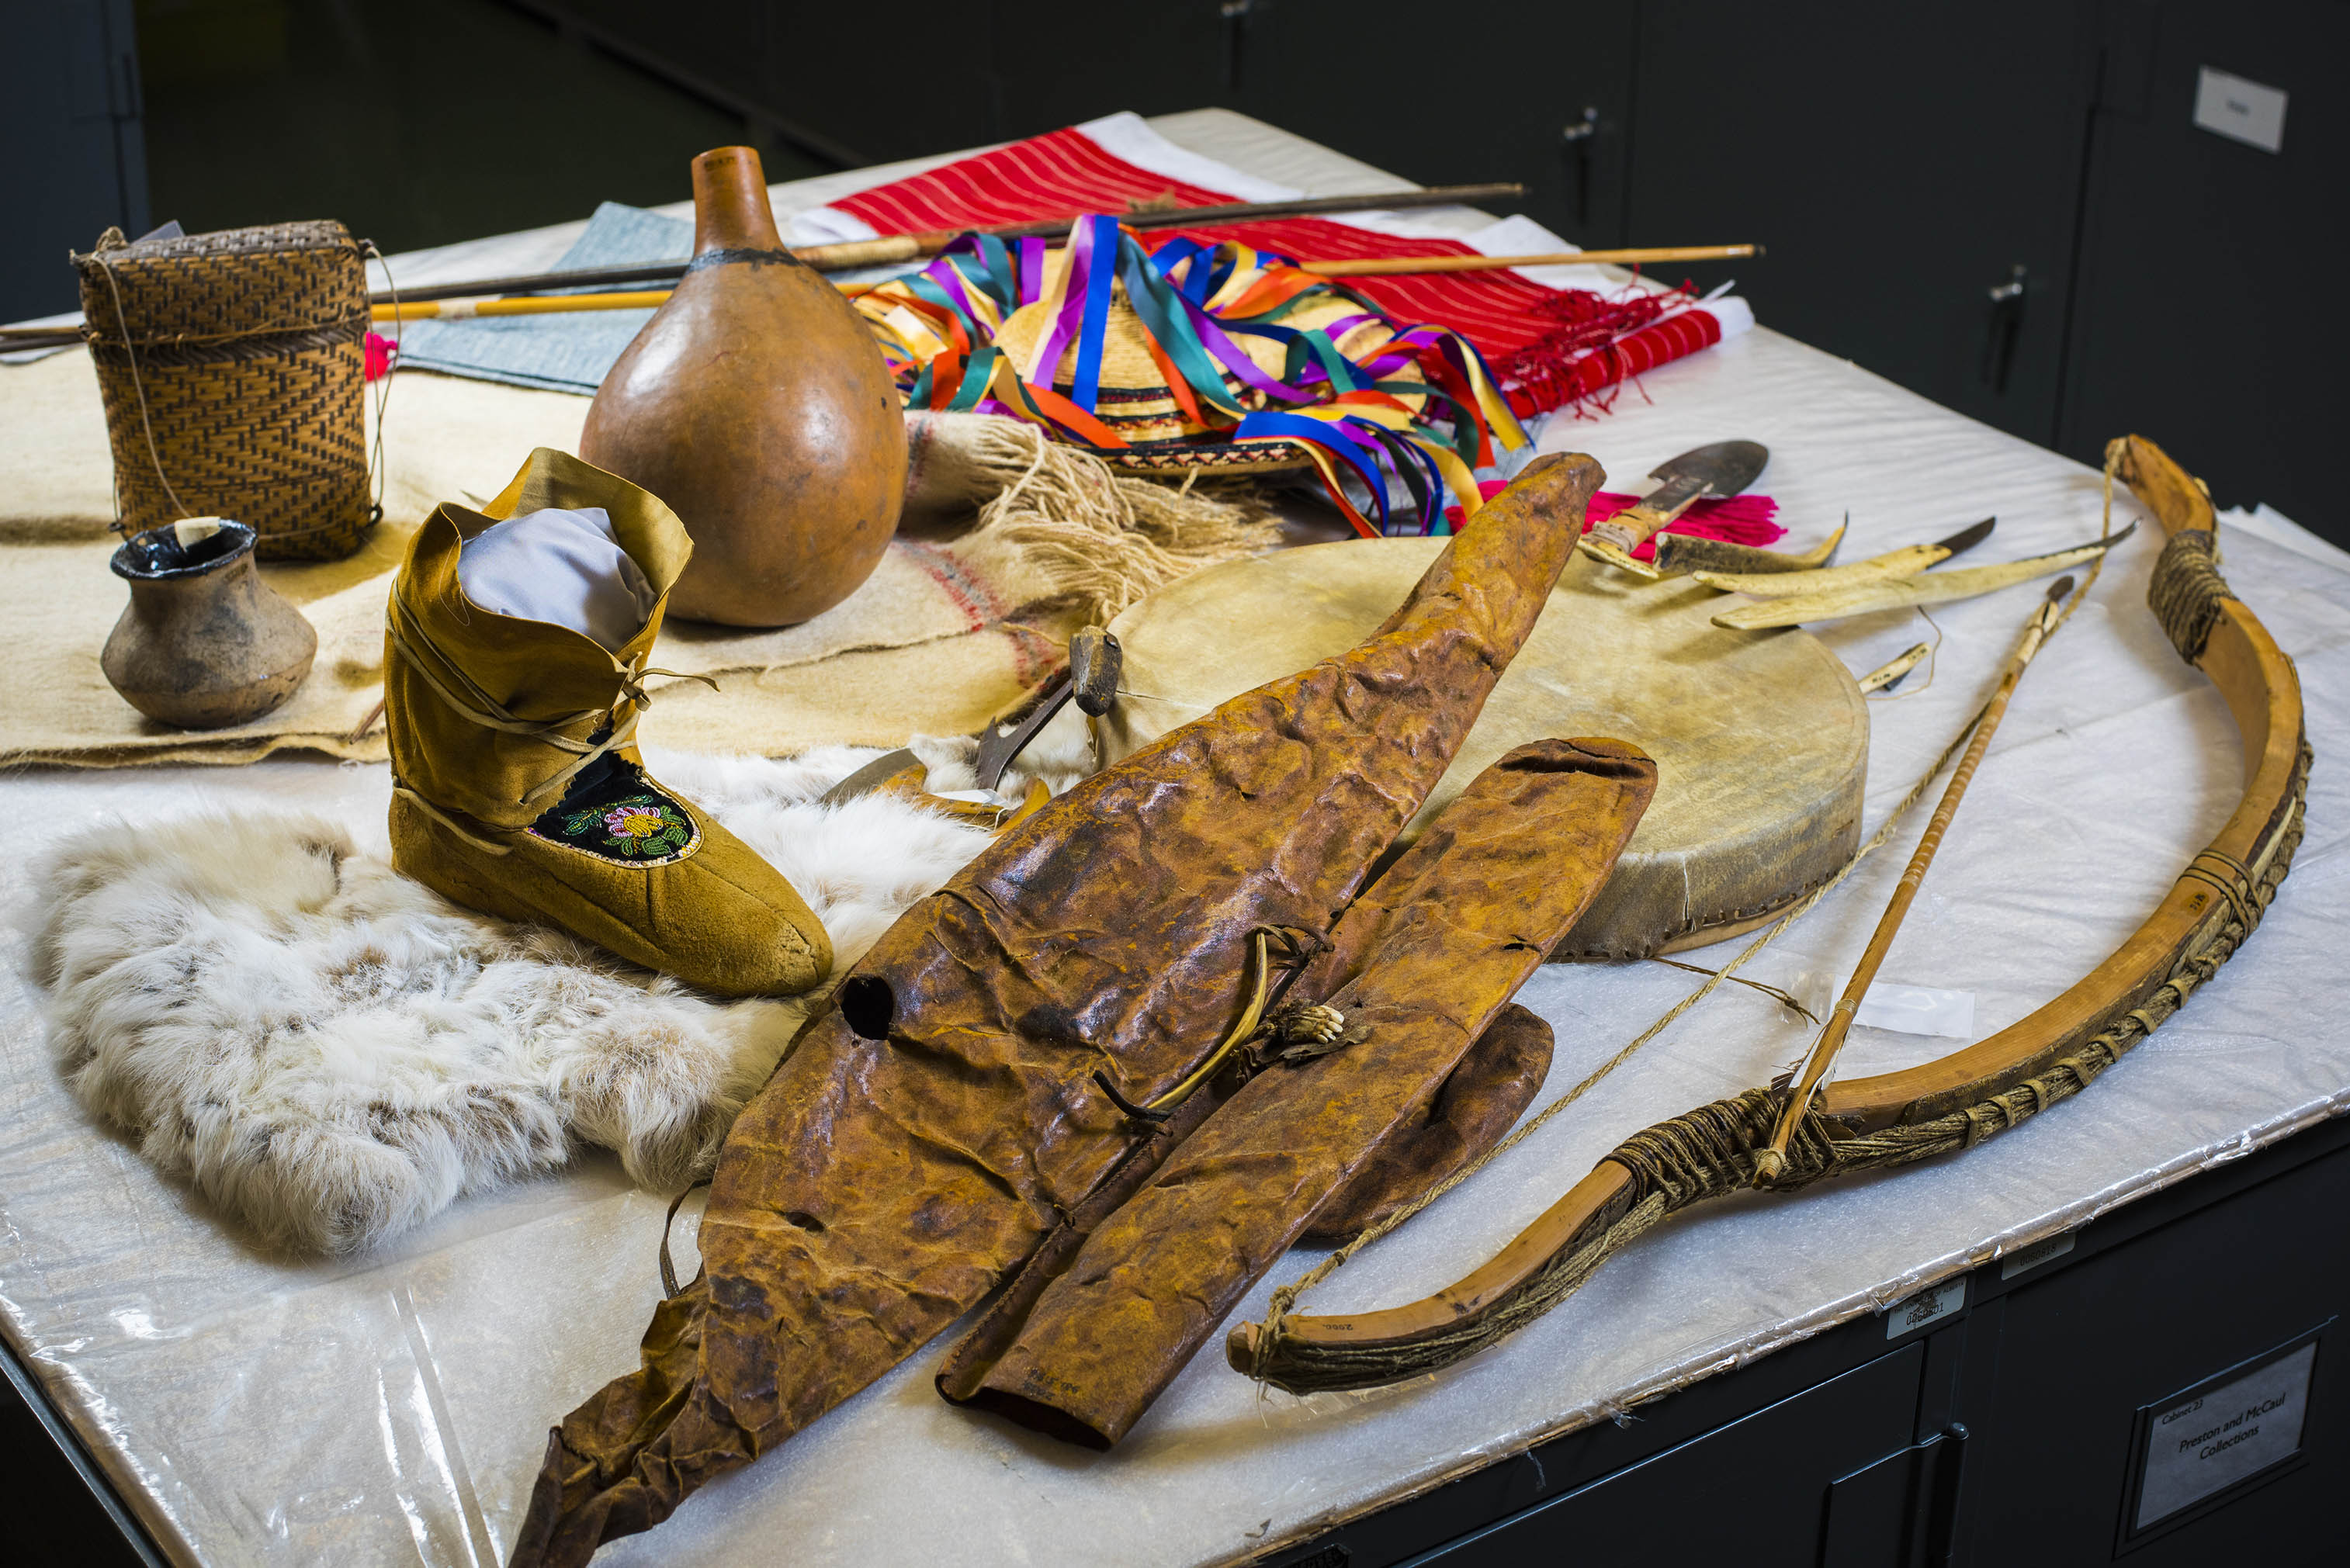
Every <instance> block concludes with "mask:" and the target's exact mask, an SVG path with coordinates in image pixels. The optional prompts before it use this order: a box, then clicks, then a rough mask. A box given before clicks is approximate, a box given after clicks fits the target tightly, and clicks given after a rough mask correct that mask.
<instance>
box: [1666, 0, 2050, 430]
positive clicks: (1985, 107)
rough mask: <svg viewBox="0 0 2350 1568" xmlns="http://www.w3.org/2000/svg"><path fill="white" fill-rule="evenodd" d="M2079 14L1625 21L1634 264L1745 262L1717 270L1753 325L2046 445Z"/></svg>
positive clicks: (1917, 11) (1819, 3) (1996, 8)
mask: <svg viewBox="0 0 2350 1568" xmlns="http://www.w3.org/2000/svg"><path fill="white" fill-rule="evenodd" d="M2094 70H2095V47H2094V37H2093V36H2090V35H2089V34H2088V32H2087V31H2086V26H2085V11H2084V8H2083V7H2081V6H2078V5H2065V4H2056V5H2051V4H2048V3H2046V0H1970V4H1966V5H1955V4H1932V5H1871V4H1866V3H1865V0H1800V3H1797V4H1787V5H1740V4H1736V3H1734V0H1645V3H1644V4H1643V5H1641V7H1640V39H1639V85H1638V96H1637V105H1636V108H1635V109H1634V112H1633V122H1632V162H1631V174H1630V187H1631V209H1630V224H1629V228H1630V231H1631V234H1632V235H1633V237H1634V241H1635V243H1637V244H1686V243H1705V242H1713V241H1742V240H1752V241H1758V242H1761V243H1763V244H1766V245H1768V247H1769V254H1768V255H1767V257H1765V258H1763V260H1761V261H1755V262H1744V263H1740V264H1736V267H1735V271H1736V273H1737V276H1738V278H1739V283H1740V291H1741V292H1742V293H1743V294H1744V295H1746V296H1748V297H1749V298H1750V299H1752V301H1753V302H1754V308H1755V313H1756V315H1757V316H1758V317H1761V319H1762V320H1763V321H1764V322H1766V323H1768V324H1769V325H1770V326H1772V327H1776V328H1778V329H1779V330H1780V331H1783V332H1786V333H1788V334H1790V335H1792V336H1794V337H1800V338H1802V339H1803V340H1804V341H1805V342H1807V343H1810V344H1812V345H1813V346H1814V347H1816V348H1825V349H1826V350H1828V351H1829V352H1830V353H1833V354H1840V355H1843V356H1845V357H1846V358H1851V359H1853V360H1856V362H1858V363H1859V364H1860V365H1862V366H1863V367H1864V368H1866V369H1871V370H1874V371H1876V372H1877V373H1878V374H1880V375H1883V376H1886V377H1887V378H1889V379H1893V380H1896V381H1898V382H1900V383H1901V384H1902V385H1903V386H1905V387H1908V388H1909V389H1912V390H1914V391H1918V392H1922V393H1924V394H1925V395H1926V396H1927V397H1929V398H1932V399H1933V400H1936V401H1937V402H1940V403H1945V404H1947V405H1949V406H1950V407H1951V408H1954V409H1957V410H1960V411H1961V412H1963V413H1968V414H1972V415H1973V416H1975V417H1976V418H1978V419H1981V420H1983V421H1987V422H1989V423H1991V424H1995V425H1998V426H2000V427H2002V429H2006V430H2010V431H2014V432H2016V433H2017V434H2020V435H2023V436H2026V437H2029V438H2031V439H2033V440H2038V441H2046V440H2048V439H2049V437H2050V435H2051V433H2052V432H2053V431H2054V428H2055V416H2056V406H2057V398H2058V395H2059V390H2060V383H2061V364H2062V358H2063V349H2064V308H2065V304H2066V299H2067V296H2068V293H2069V289H2070V286H2071V275H2072V262H2073V239H2074V217H2075V211H2076V208H2077V206H2078V203H2079V200H2080V186H2081V164H2082V147H2083V139H2084V136H2085V130H2086V124H2087V109H2086V101H2087V96H2088V89H2089V87H2090V85H2091V82H2092V78H2093V76H2094ZM1690 271H1691V272H1692V273H1693V274H1694V275H1696V276H1697V277H1698V279H1699V280H1700V283H1711V281H1713V280H1714V279H1715V278H1716V277H1718V276H1721V275H1724V269H1723V268H1721V267H1714V268H1692V269H1690Z"/></svg>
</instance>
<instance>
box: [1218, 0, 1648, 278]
mask: <svg viewBox="0 0 2350 1568" xmlns="http://www.w3.org/2000/svg"><path fill="white" fill-rule="evenodd" d="M1637 14H1638V7H1637V6H1634V5H1620V4H1600V3H1598V0H1555V3H1553V4H1549V5H1540V6H1533V5H1526V6H1509V7H1494V6H1487V7H1471V8H1464V9H1461V10H1458V11H1456V12H1454V13H1450V14H1448V13H1444V12H1442V11H1440V10H1431V9H1430V7H1428V6H1426V5H1405V4H1401V3H1399V0H1362V3H1359V4H1356V5H1349V6H1347V7H1344V8H1343V9H1341V8H1339V7H1336V6H1330V5H1314V4H1310V3H1293V0H1251V3H1250V5H1248V7H1247V9H1246V10H1245V11H1244V12H1243V17H1242V20H1243V26H1242V30H1241V31H1240V33H1239V34H1238V35H1237V36H1236V39H1235V42H1236V44H1237V46H1238V48H1239V54H1238V56H1237V64H1238V71H1237V76H1236V80H1235V85H1234V88H1233V97H1232V100H1231V101H1232V102H1233V103H1234V105H1235V106H1236V107H1238V108H1241V109H1245V110H1246V111H1247V112H1249V113H1250V114H1253V115H1255V116H1256V117H1257V118H1259V119H1266V120H1270V121H1272V122H1273V123H1274V124H1275V125H1278V126H1280V127H1281V128H1282V129H1283V130H1294V131H1295V132H1296V133H1297V134H1299V135H1300V136H1307V137H1311V138H1313V139H1314V140H1316V141H1320V142H1324V143H1326V144H1327V145H1329V146H1331V147H1335V148H1336V149H1337V150H1338V151H1341V152H1344V153H1346V154H1347V156H1349V157H1352V158H1359V159H1362V160H1363V161H1365V162H1367V163H1372V164H1376V165H1377V166H1378V167H1379V168H1381V169H1384V170H1387V171H1390V172H1392V173H1396V174H1400V175H1402V176H1404V177H1405V178H1406V179H1408V180H1412V181H1416V182H1419V183H1420V184H1422V185H1461V184H1474V183H1482V182H1487V181H1497V180H1514V181H1517V182H1520V183H1522V184H1523V185H1525V186H1526V187H1527V194H1526V196H1525V197H1524V198H1523V200H1522V201H1518V202H1496V203H1493V204H1492V205H1493V206H1494V207H1495V209H1496V210H1497V211H1498V212H1501V213H1512V212H1523V213H1526V214H1528V215H1529V216H1531V217H1533V218H1534V219H1536V220H1538V221H1539V222H1541V223H1544V224H1545V225H1546V226H1548V227H1549V228H1551V229H1552V230H1554V231H1555V232H1556V233H1558V234H1564V235H1565V236H1566V237H1567V238H1568V239H1569V240H1571V241H1573V242H1574V243H1575V244H1580V245H1584V246H1591V245H1611V244H1621V243H1624V242H1623V239H1622V235H1623V225H1624V173H1625V154H1626V151H1627V147H1628V146H1629V140H1630V139H1629V130H1630V116H1631V109H1632V37H1633V30H1634V27H1635V25H1636V20H1637ZM1641 243H1647V242H1646V241H1642V242H1641ZM1659 243H1664V244H1678V243H1679V240H1678V239H1670V240H1665V241H1661V242H1659Z"/></svg>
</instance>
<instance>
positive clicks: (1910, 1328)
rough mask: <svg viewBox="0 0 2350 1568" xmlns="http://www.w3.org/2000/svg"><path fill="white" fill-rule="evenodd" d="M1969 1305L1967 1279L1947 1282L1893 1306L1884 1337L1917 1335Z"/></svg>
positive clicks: (1964, 1276)
mask: <svg viewBox="0 0 2350 1568" xmlns="http://www.w3.org/2000/svg"><path fill="white" fill-rule="evenodd" d="M1966 1304H1967V1277H1966V1275H1964V1274H1960V1276H1959V1277H1958V1278H1957V1279H1955V1280H1945V1281H1943V1282H1941V1283H1940V1284H1939V1285H1935V1286H1933V1287H1931V1288H1930V1289H1928V1290H1922V1291H1919V1292H1918V1293H1917V1294H1916V1295H1914V1296H1911V1297H1909V1298H1908V1300H1907V1301H1898V1302H1895V1303H1893V1307H1892V1310H1891V1311H1889V1312H1887V1314H1885V1337H1886V1338H1887V1339H1898V1338H1900V1337H1901V1336H1902V1335H1903V1334H1915V1333H1917V1332H1918V1330H1919V1329H1921V1328H1924V1327H1925V1326H1926V1325H1927V1324H1929V1323H1939V1322H1941V1321H1942V1319H1944V1318H1946V1317H1948V1316H1950V1314H1952V1313H1954V1312H1956V1311H1958V1310H1959V1309H1960V1307H1962V1306H1964V1305H1966Z"/></svg>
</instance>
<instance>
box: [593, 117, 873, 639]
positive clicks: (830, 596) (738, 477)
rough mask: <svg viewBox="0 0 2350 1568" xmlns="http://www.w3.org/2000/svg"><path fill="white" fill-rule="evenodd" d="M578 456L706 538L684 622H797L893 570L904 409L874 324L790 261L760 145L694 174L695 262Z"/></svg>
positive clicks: (625, 365) (617, 375)
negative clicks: (884, 557) (885, 565)
mask: <svg viewBox="0 0 2350 1568" xmlns="http://www.w3.org/2000/svg"><path fill="white" fill-rule="evenodd" d="M579 455H580V456H581V457H583V458H585V459H587V461H588V462H592V463H594V464H596V466H598V468H603V469H608V470H609V471H610V472H614V473H617V474H619V476H620V477H621V478H623V479H627V480H631V481H633V482H634V483H638V484H640V485H642V486H643V487H644V488H645V489H647V490H650V491H651V492H652V493H654V494H655V495H658V496H660V498H661V499H662V500H663V501H665V502H667V503H668V504H669V505H670V508H671V510H672V511H674V512H675V513H676V514H678V516H679V518H680V519H681V521H682V522H683V523H684V524H685V531H686V532H687V533H688V534H690V535H692V536H693V560H692V562H691V564H690V565H689V566H687V567H686V569H685V575H684V576H682V577H681V578H679V579H678V584H677V587H675V588H674V589H672V590H671V595H670V601H669V613H670V615H671V618H676V617H680V616H683V617H686V618H690V619H694V620H713V621H721V622H723V623H725V624H726V625H729V626H788V625H791V624H792V623H794V622H795V621H803V620H806V619H807V618H809V617H810V616H814V615H819V614H821V613H823V612H824V611H826V610H827V609H830V608H831V607H833V606H834V605H837V604H838V603H839V602H840V601H841V600H843V599H845V598H847V597H848V596H849V595H850V594H851V593H853V592H855V591H856V588H857V586H858V584H859V583H862V582H863V581H864V580H865V579H866V578H867V577H868V576H870V575H871V574H872V571H873V568H874V567H875V566H878V565H879V563H880V560H881V553H882V551H884V550H885V549H887V548H888V547H889V536H890V535H892V534H893V533H895V532H896V531H897V526H898V509H899V504H900V503H901V502H902V501H903V500H904V496H905V488H906V421H905V413H904V410H903V406H902V403H901V400H900V399H899V395H898V389H897V387H896V385H895V384H894V383H893V382H892V381H891V379H890V377H889V368H888V367H887V366H886V365H885V364H884V363H883V362H882V358H881V350H880V348H879V346H878V345H876V344H875V342H874V341H873V335H872V333H871V331H870V330H869V329H868V327H866V325H865V322H864V320H863V319H862V318H861V317H858V314H857V313H856V312H855V311H853V310H851V309H850V308H849V306H848V302H847V300H846V299H844V298H842V297H841V294H840V291H839V290H838V289H837V288H836V287H834V286H833V285H832V284H831V283H830V282H829V281H827V279H826V278H825V276H824V275H822V274H820V273H817V272H816V271H814V270H812V269H811V268H809V267H808V266H807V265H806V264H804V263H802V262H800V261H798V260H796V259H795V258H794V257H793V256H792V255H791V254H790V253H789V252H787V251H785V249H784V244H783V240H782V239H781V238H780V237H779V236H778V235H777V234H776V233H775V213H773V212H772V211H771V210H770V209H769V208H768V205H767V186H766V177H765V175H764V172H763V171H762V170H761V169H760V167H759V155H758V153H757V152H756V151H754V150H752V149H751V148H748V147H722V148H720V149H718V150H717V151H714V152H705V153H703V154H702V156H701V157H699V158H697V159H695V160H694V161H693V263H692V265H691V266H689V267H688V268H687V269H686V274H685V276H684V278H683V279H682V280H681V282H680V283H679V284H678V286H677V291H676V293H674V294H672V295H671V296H670V298H669V303H667V304H666V305H664V306H661V307H660V310H658V311H656V312H655V313H654V315H653V318H652V319H651V320H650V321H648V322H646V323H645V326H644V330H643V331H641V332H639V333H638V334H637V336H636V340H635V341H634V342H632V343H630V344H629V347H628V349H627V351H626V352H624V353H623V354H621V356H620V358H619V361H618V362H617V363H616V364H614V365H613V367H612V369H611V373H610V374H609V375H608V376H606V377H605V378H604V384H603V387H602V388H601V389H599V390H598V392H597V394H596V401H595V404H594V406H593V407H591V408H590V409H589V410H587V429H586V430H585V431H582V432H581V434H580V437H579Z"/></svg>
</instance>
